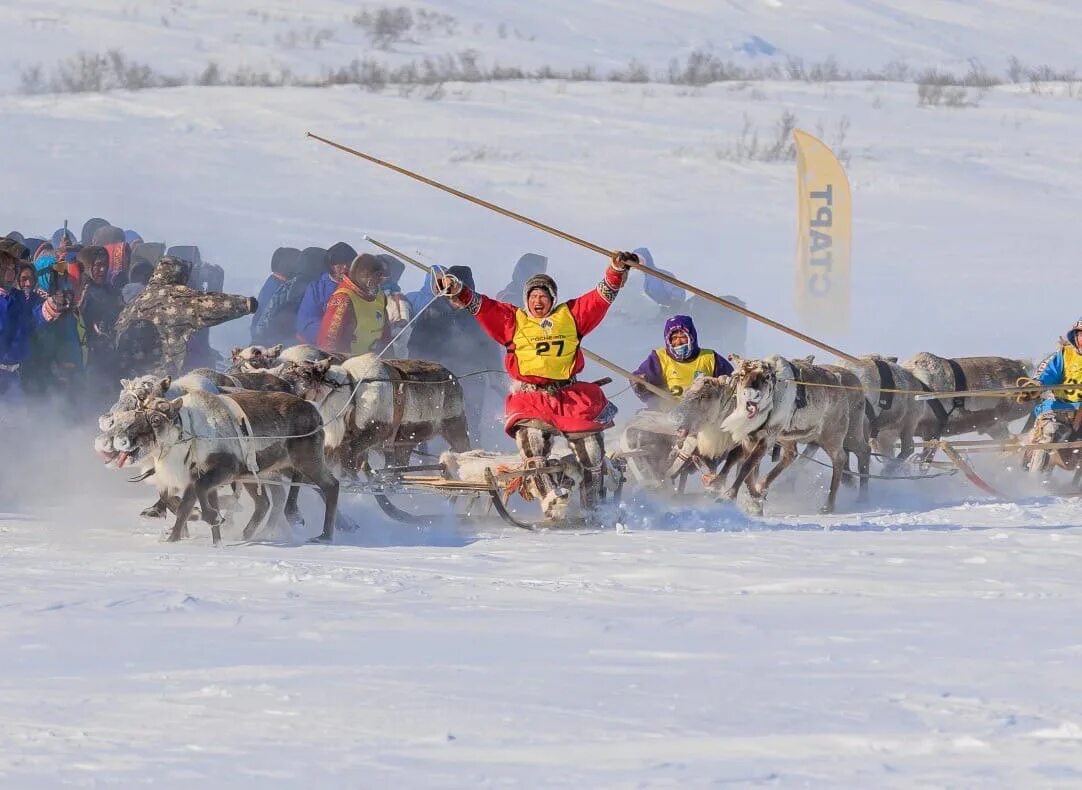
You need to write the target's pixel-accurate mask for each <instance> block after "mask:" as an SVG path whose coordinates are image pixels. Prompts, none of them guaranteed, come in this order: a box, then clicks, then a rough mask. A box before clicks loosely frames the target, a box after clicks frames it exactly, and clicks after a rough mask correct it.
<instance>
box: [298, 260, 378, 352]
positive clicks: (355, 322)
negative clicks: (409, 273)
mask: <svg viewBox="0 0 1082 790" xmlns="http://www.w3.org/2000/svg"><path fill="white" fill-rule="evenodd" d="M386 276H387V272H386V269H385V267H384V265H383V261H381V260H380V259H379V258H377V257H376V256H375V255H368V254H364V255H358V256H357V257H356V258H355V259H354V260H353V263H352V264H351V265H350V267H349V274H347V275H345V276H344V277H342V281H341V282H340V283H339V284H338V288H337V289H335V291H334V293H332V294H331V298H330V299H329V300H328V301H327V311H326V312H325V313H324V314H323V320H322V321H321V322H320V325H319V337H318V339H317V341H316V345H317V346H319V347H320V348H321V349H323V350H324V351H333V352H338V353H341V354H349V355H351V356H357V355H358V354H367V353H368V352H369V351H377V352H378V351H382V350H383V349H384V348H385V347H386V345H387V344H388V343H389V342H390V340H391V325H390V322H389V321H388V320H387V294H386V293H385V292H384V291H383V290H381V289H380V285H381V284H382V283H383V280H384V278H385V277H386Z"/></svg>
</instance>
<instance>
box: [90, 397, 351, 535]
mask: <svg viewBox="0 0 1082 790" xmlns="http://www.w3.org/2000/svg"><path fill="white" fill-rule="evenodd" d="M95 447H96V449H97V450H98V452H99V453H100V454H102V456H103V457H104V458H105V460H106V461H107V462H110V463H115V464H116V465H117V466H118V467H123V466H124V465H126V464H127V463H128V462H133V463H137V464H138V463H141V462H143V461H144V459H146V458H151V459H153V471H154V480H155V484H156V485H157V487H158V491H159V494H160V496H161V497H162V498H168V497H170V496H176V497H179V500H180V502H179V505H178V507H177V514H176V521H175V523H174V525H173V528H172V529H171V530H170V532H169V536H168V540H169V541H176V540H180V539H181V538H182V537H183V536H184V535H185V534H186V532H187V520H188V517H189V516H190V514H191V512H192V509H193V508H194V506H195V504H196V502H199V504H200V506H201V507H202V508H203V511H204V520H206V521H208V522H209V523H210V524H211V532H212V535H213V539H214V543H215V545H218V544H220V543H221V530H220V523H221V520H220V518H219V517H218V514H217V512H216V508H215V507H214V503H213V500H212V498H211V495H212V493H213V492H214V490H215V489H217V488H218V487H219V486H222V485H228V484H230V483H243V484H245V485H246V486H247V487H248V490H249V492H250V493H252V495H253V498H254V499H255V500H256V509H255V512H254V513H253V514H252V518H251V519H250V520H249V522H248V525H247V526H246V527H245V529H244V537H245V539H250V538H251V537H253V536H254V534H255V532H256V530H257V529H258V528H259V526H260V524H261V523H262V520H263V518H264V516H265V515H266V513H267V511H268V509H270V508H271V507H272V505H273V515H274V516H275V517H278V516H279V515H281V507H282V505H283V504H284V500H285V498H286V497H285V493H284V489H283V488H282V487H281V486H280V485H278V484H279V483H281V482H283V481H285V480H288V481H290V482H291V483H294V484H295V483H298V482H302V481H303V482H308V483H312V484H314V485H315V486H316V487H317V488H318V489H319V492H320V494H321V496H322V497H323V501H324V507H325V509H324V520H323V532H322V533H321V534H320V536H319V538H318V540H321V541H326V542H329V541H331V540H333V538H334V520H335V511H336V508H337V504H338V490H339V484H338V480H337V479H336V478H335V477H334V475H332V474H331V472H330V470H329V469H328V467H327V465H326V462H325V460H324V455H323V429H322V420H321V419H320V416H319V412H318V411H317V410H316V409H315V407H313V406H312V404H310V403H308V402H306V401H304V400H303V399H301V398H298V397H296V396H294V395H290V394H287V393H279V392H270V393H268V392H236V393H230V394H228V395H211V394H208V393H204V392H193V393H190V394H188V395H185V396H183V397H181V398H177V399H175V400H171V401H170V400H165V399H162V398H153V399H151V400H150V401H148V402H147V403H146V404H144V405H143V406H142V407H140V408H137V409H133V410H129V411H121V412H117V413H116V414H114V415H113V421H112V423H111V425H110V426H109V429H108V430H107V431H103V433H102V435H100V436H99V437H98V439H97V440H96V441H95ZM253 476H254V477H255V478H256V480H257V481H259V480H264V481H267V487H269V488H270V489H271V492H272V496H271V497H268V496H267V495H266V493H265V492H264V491H263V490H262V489H263V487H264V486H263V485H261V484H259V483H258V482H257V484H255V485H253V484H252V481H251V479H250V478H251V477H253ZM294 490H295V489H294ZM271 500H273V502H271Z"/></svg>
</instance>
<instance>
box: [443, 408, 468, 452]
mask: <svg viewBox="0 0 1082 790" xmlns="http://www.w3.org/2000/svg"><path fill="white" fill-rule="evenodd" d="M440 434H441V435H442V436H443V438H444V439H446V440H447V444H449V445H451V449H452V450H454V451H455V452H456V453H464V452H466V451H467V450H469V449H470V431H469V426H468V425H467V424H466V418H465V417H464V416H462V417H452V418H451V419H449V420H444V422H443V428H442V430H441V431H440Z"/></svg>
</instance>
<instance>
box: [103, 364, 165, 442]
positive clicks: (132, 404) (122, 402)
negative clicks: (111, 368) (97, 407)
mask: <svg viewBox="0 0 1082 790" xmlns="http://www.w3.org/2000/svg"><path fill="white" fill-rule="evenodd" d="M172 384H173V380H172V379H171V378H170V377H169V376H166V377H165V378H158V377H157V376H139V377H138V378H134V379H121V380H120V395H118V396H117V400H116V403H114V404H113V405H112V406H110V407H109V411H108V412H107V413H106V414H104V415H102V416H101V417H100V418H98V425H99V426H103V425H104V424H105V421H106V419H107V418H108V417H109V416H110V415H112V414H116V413H117V412H121V411H131V410H132V409H138V408H139V407H141V406H143V405H144V404H145V403H146V402H147V401H148V400H150V399H151V398H155V397H157V398H160V397H162V396H163V395H165V393H166V392H167V391H168V390H169V387H170V386H172ZM102 430H105V428H104V427H102Z"/></svg>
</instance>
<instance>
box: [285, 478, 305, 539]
mask: <svg viewBox="0 0 1082 790" xmlns="http://www.w3.org/2000/svg"><path fill="white" fill-rule="evenodd" d="M299 480H300V475H299V474H297V473H296V472H294V473H293V475H292V476H291V477H290V482H291V483H296V482H298V481H299ZM300 495H301V487H300V486H298V485H292V486H290V487H289V493H288V494H287V495H286V507H285V517H286V521H287V522H289V525H290V526H291V527H303V526H304V516H302V515H301V511H300V508H299V507H297V500H298V499H299V498H300Z"/></svg>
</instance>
